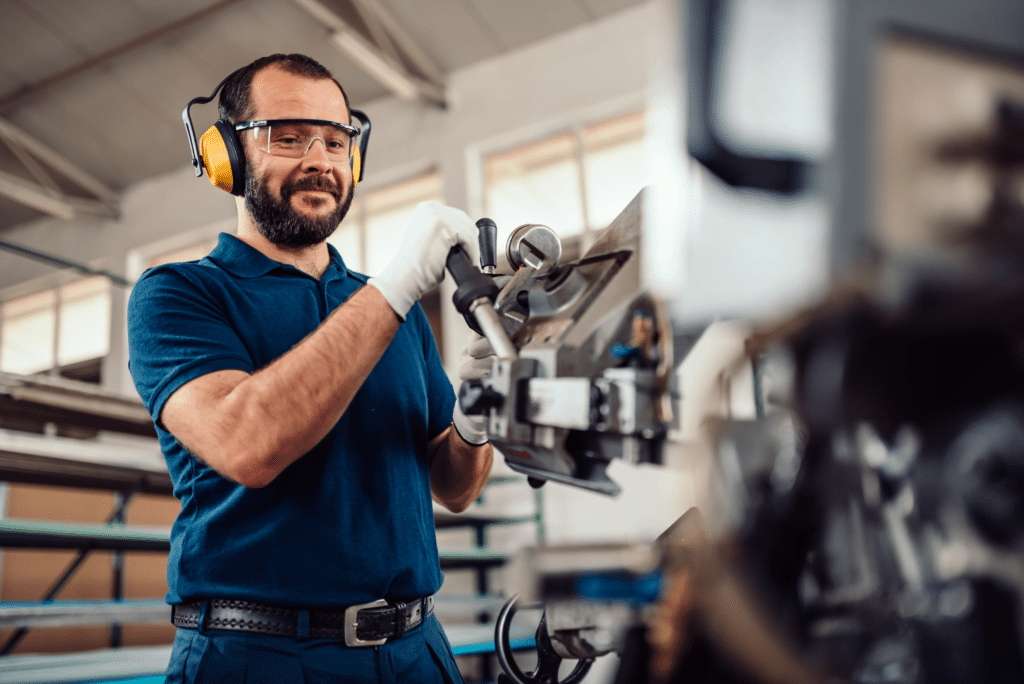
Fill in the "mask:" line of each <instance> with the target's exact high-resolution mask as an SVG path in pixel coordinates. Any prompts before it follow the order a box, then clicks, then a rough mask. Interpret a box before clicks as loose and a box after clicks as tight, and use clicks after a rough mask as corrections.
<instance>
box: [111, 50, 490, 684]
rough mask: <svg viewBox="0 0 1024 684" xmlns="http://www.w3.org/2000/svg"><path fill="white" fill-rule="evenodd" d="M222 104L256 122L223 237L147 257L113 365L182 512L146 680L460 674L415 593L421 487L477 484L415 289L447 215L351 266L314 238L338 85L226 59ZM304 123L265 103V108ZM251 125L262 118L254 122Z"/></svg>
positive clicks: (426, 211) (336, 207) (451, 228)
mask: <svg viewBox="0 0 1024 684" xmlns="http://www.w3.org/2000/svg"><path fill="white" fill-rule="evenodd" d="M220 107H221V118H223V119H225V120H227V121H228V122H229V123H231V124H232V126H235V125H237V124H241V123H244V122H254V123H253V124H252V125H251V127H250V128H247V129H244V130H243V131H242V133H241V135H240V136H239V137H240V139H241V145H242V150H243V153H244V156H245V167H246V185H245V196H244V198H238V200H237V202H238V230H237V235H234V236H232V235H227V234H222V235H221V237H220V241H219V243H218V245H217V247H216V248H215V249H214V250H213V252H211V254H210V255H209V256H208V257H206V258H204V259H202V260H200V261H199V262H190V263H185V264H171V265H167V266H162V267H159V268H156V269H153V270H150V271H148V272H147V273H146V274H145V275H143V277H142V278H141V279H140V280H139V282H138V283H137V284H136V286H135V288H134V290H133V292H132V297H131V301H130V303H129V307H128V329H129V344H130V352H131V353H130V368H131V372H132V376H133V378H134V380H135V383H136V387H137V388H138V389H139V393H140V394H141V396H142V397H143V400H144V401H145V402H146V405H147V407H148V408H149V410H150V412H151V414H152V415H153V418H154V421H155V422H156V425H157V431H158V434H159V437H160V442H161V446H162V448H163V451H164V455H165V457H166V459H167V462H168V467H169V470H170V473H171V476H172V479H173V481H174V490H175V495H176V496H177V497H178V498H179V499H180V500H181V504H182V509H181V513H180V514H179V516H178V518H177V520H176V521H175V523H174V527H173V530H172V533H171V553H170V557H169V559H168V580H169V585H170V591H169V593H168V601H169V602H170V603H171V604H173V611H174V622H175V624H176V625H178V626H179V630H178V633H177V637H176V639H175V644H174V649H173V653H172V657H171V663H170V667H169V669H168V674H167V681H168V682H172V681H173V682H180V681H187V682H193V681H194V682H241V681H273V682H292V681H295V682H301V681H311V682H312V681H315V682H328V681H332V682H333V681H345V682H352V681H367V682H378V681H380V682H385V681H401V682H420V681H422V682H448V683H449V684H450V683H451V682H460V681H461V678H460V676H459V674H458V671H457V669H456V668H455V664H454V660H453V658H452V653H451V649H450V647H449V646H448V643H447V640H446V638H445V637H444V634H443V632H442V631H441V628H440V625H439V624H438V623H437V621H436V618H435V617H433V615H430V611H431V610H432V608H433V603H432V599H431V598H430V596H431V595H432V594H433V593H434V592H435V591H436V590H437V589H438V588H439V587H440V585H441V579H442V577H441V572H440V568H439V564H438V558H437V545H436V538H435V535H434V531H433V530H434V528H433V515H432V509H431V495H432V496H433V498H434V500H436V501H438V502H439V503H441V504H442V505H444V506H445V507H447V508H448V509H450V510H452V511H456V512H458V511H461V510H464V509H465V508H466V507H467V506H468V505H469V504H470V503H471V502H472V501H473V500H474V499H476V497H477V496H478V495H479V493H480V491H481V489H482V488H483V485H484V484H485V482H486V479H487V476H488V474H489V472H490V468H491V461H492V450H491V447H490V445H489V444H486V434H485V433H484V432H483V430H482V429H481V426H480V425H478V424H475V423H474V422H473V421H472V420H470V419H467V418H466V417H465V416H463V415H462V414H461V411H459V410H458V408H457V407H455V408H454V415H453V407H454V405H455V401H454V393H453V391H452V387H451V384H450V382H448V380H447V378H446V376H445V374H444V371H443V369H442V367H441V364H440V360H439V357H438V353H437V349H436V346H435V344H434V340H433V337H432V336H431V334H430V329H429V326H428V325H427V322H426V317H425V316H424V314H423V311H422V309H421V308H420V307H419V305H418V304H417V303H416V301H417V299H419V297H421V296H422V295H423V294H424V293H426V292H427V291H428V290H430V289H432V288H433V287H435V286H436V285H437V284H438V283H439V282H440V281H441V279H442V278H443V275H444V262H445V257H446V256H447V254H448V251H449V249H450V248H451V247H452V246H454V245H455V244H462V245H463V246H464V247H465V248H466V249H469V250H473V249H474V245H475V242H476V229H475V226H474V224H473V221H472V220H471V219H470V218H469V217H468V216H466V214H464V213H463V212H461V211H459V210H456V209H453V208H450V207H445V206H442V205H440V204H437V203H424V204H421V205H420V206H418V207H417V209H416V211H415V213H414V216H413V219H412V222H411V224H410V226H409V228H408V231H407V233H406V235H405V237H404V242H403V243H402V244H401V247H400V249H399V250H398V255H397V256H396V257H395V259H394V261H393V262H392V263H391V264H389V265H388V266H387V267H386V268H385V269H384V271H383V272H382V273H381V274H379V275H378V276H376V277H374V278H370V279H369V280H368V281H367V279H366V278H365V277H364V276H361V275H359V274H356V273H353V272H351V271H349V270H348V269H347V268H346V267H345V265H344V262H343V261H342V259H341V257H340V256H339V255H338V253H337V252H336V251H335V250H334V248H333V247H330V246H329V245H327V243H326V242H325V240H326V238H327V237H328V236H329V235H330V234H331V232H332V231H333V230H334V229H335V227H336V226H337V224H338V222H339V221H340V220H341V219H342V217H343V216H344V214H345V211H346V210H347V208H348V205H349V202H350V201H351V199H352V190H353V186H354V181H353V177H352V169H351V166H350V155H351V150H350V147H351V146H352V145H351V144H350V143H351V142H352V141H351V136H350V135H349V134H348V132H347V130H346V129H345V128H344V125H342V126H337V125H333V124H331V123H330V122H338V123H341V124H344V123H345V122H349V121H350V118H349V112H348V103H347V99H346V97H345V94H344V91H343V90H342V89H341V87H340V85H338V83H337V82H336V81H335V80H333V78H332V77H331V75H330V73H329V72H328V71H327V70H326V69H324V67H322V66H321V65H319V64H318V63H316V62H315V61H313V60H312V59H310V58H308V57H304V56H302V55H273V56H271V57H267V58H263V59H260V60H257V61H256V62H253V63H252V64H250V65H249V66H248V67H245V68H244V69H242V70H240V71H239V72H238V73H237V74H235V75H234V76H233V77H232V78H231V79H230V80H229V81H228V83H227V84H226V85H225V88H224V90H223V92H222V94H221V101H220ZM296 119H299V120H315V123H302V122H299V123H298V124H296V123H294V122H293V123H291V124H277V123H273V122H276V121H280V120H296ZM268 121H269V122H271V123H270V124H266V122H268Z"/></svg>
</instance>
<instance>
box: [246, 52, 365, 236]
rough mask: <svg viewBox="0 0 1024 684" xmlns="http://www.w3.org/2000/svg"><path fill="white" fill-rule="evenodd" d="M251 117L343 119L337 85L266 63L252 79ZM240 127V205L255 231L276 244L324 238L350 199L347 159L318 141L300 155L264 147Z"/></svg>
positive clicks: (350, 177) (343, 106)
mask: <svg viewBox="0 0 1024 684" xmlns="http://www.w3.org/2000/svg"><path fill="white" fill-rule="evenodd" d="M252 102H253V105H254V108H255V110H254V111H255V114H254V116H253V118H254V119H326V120H328V121H340V122H342V123H345V122H348V120H349V117H348V110H347V109H346V108H345V101H344V99H343V98H342V95H341V92H340V91H339V90H338V86H336V85H335V84H334V82H333V81H331V80H330V79H325V80H312V79H308V78H304V77H302V76H296V75H295V74H290V73H288V72H285V71H283V70H281V69H278V68H277V67H274V66H270V67H267V68H265V69H262V70H260V71H259V72H257V73H256V75H255V76H254V78H253V82H252ZM246 133H247V132H243V133H242V140H243V147H244V148H245V159H246V183H245V206H246V209H248V211H249V214H250V215H251V216H252V219H253V222H254V223H255V225H256V228H257V229H258V230H259V232H260V233H261V234H262V235H263V236H264V237H265V238H266V239H267V240H269V241H270V242H272V243H273V244H275V245H278V246H280V247H290V248H299V247H306V246H309V245H315V244H318V243H320V242H323V241H324V240H326V239H327V237H328V236H330V235H331V234H332V233H333V232H334V231H335V229H336V228H337V227H338V224H339V223H340V222H341V220H342V218H344V216H345V213H346V212H347V211H348V208H349V205H350V204H351V202H352V190H353V183H352V171H351V169H350V167H349V164H348V162H347V161H345V162H337V161H333V162H332V161H331V160H330V159H329V158H328V157H327V153H326V149H325V148H324V145H323V144H321V142H320V141H314V142H313V143H312V145H311V146H310V149H309V151H308V152H307V154H306V156H304V157H302V158H301V159H291V158H287V157H277V156H273V155H270V154H268V153H266V152H265V151H264V150H263V149H260V147H259V146H258V145H256V144H255V143H254V141H253V140H252V139H251V136H249V135H246Z"/></svg>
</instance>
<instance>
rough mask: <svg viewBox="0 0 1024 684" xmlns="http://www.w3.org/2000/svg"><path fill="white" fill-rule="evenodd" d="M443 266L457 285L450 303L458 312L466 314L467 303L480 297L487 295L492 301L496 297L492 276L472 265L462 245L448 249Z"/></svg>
mask: <svg viewBox="0 0 1024 684" xmlns="http://www.w3.org/2000/svg"><path fill="white" fill-rule="evenodd" d="M445 266H447V267H448V272H449V273H451V274H452V277H453V278H454V279H455V284H456V285H457V286H458V289H456V290H455V294H453V295H452V303H453V304H455V308H456V309H457V310H458V312H459V313H461V314H463V315H465V314H468V313H469V305H470V304H472V303H473V302H475V301H476V300H477V299H479V298H480V297H487V298H488V299H490V300H491V301H492V302H493V301H494V300H495V299H496V298H497V296H498V292H499V288H498V286H497V285H496V284H495V283H494V280H493V279H492V278H488V277H487V276H485V275H484V274H483V273H481V272H480V269H478V268H477V267H476V266H474V265H473V260H472V259H470V258H469V254H467V253H466V250H464V249H463V248H462V245H455V246H454V247H452V248H451V249H450V250H449V251H448V258H447V259H446V260H445Z"/></svg>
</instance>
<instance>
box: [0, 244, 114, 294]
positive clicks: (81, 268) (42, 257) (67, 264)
mask: <svg viewBox="0 0 1024 684" xmlns="http://www.w3.org/2000/svg"><path fill="white" fill-rule="evenodd" d="M0 250H3V251H5V252H10V253H12V254H17V255H18V256H23V257H25V258H26V259H34V260H36V261H41V262H43V263H44V264H49V265H50V266H56V267H57V268H72V269H74V270H76V271H78V272H79V273H82V274H85V275H99V276H103V277H104V278H106V279H107V280H109V281H110V282H112V283H114V284H115V285H120V286H121V287H131V283H130V282H128V281H127V280H126V279H124V278H122V277H121V276H119V275H116V274H114V273H110V272H109V271H98V270H96V269H94V268H89V267H88V266H86V265H84V264H79V263H75V262H74V261H68V260H67V259H62V258H61V257H58V256H54V255H52V254H46V253H45V252H37V251H36V250H34V249H29V248H28V247H22V246H21V245H15V244H13V243H10V242H8V241H7V240H0Z"/></svg>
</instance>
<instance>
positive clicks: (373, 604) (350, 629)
mask: <svg viewBox="0 0 1024 684" xmlns="http://www.w3.org/2000/svg"><path fill="white" fill-rule="evenodd" d="M387 605H388V602H387V601H385V600H384V599H377V600H376V601H370V602H369V603H360V604H358V605H355V606H349V607H348V608H346V609H345V645H346V646H349V647H351V648H361V647H364V646H380V645H381V644H383V643H385V642H386V641H387V637H385V638H383V639H367V640H363V639H360V638H359V637H358V636H356V629H357V628H358V626H359V611H361V610H362V609H363V608H386V607H387Z"/></svg>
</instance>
